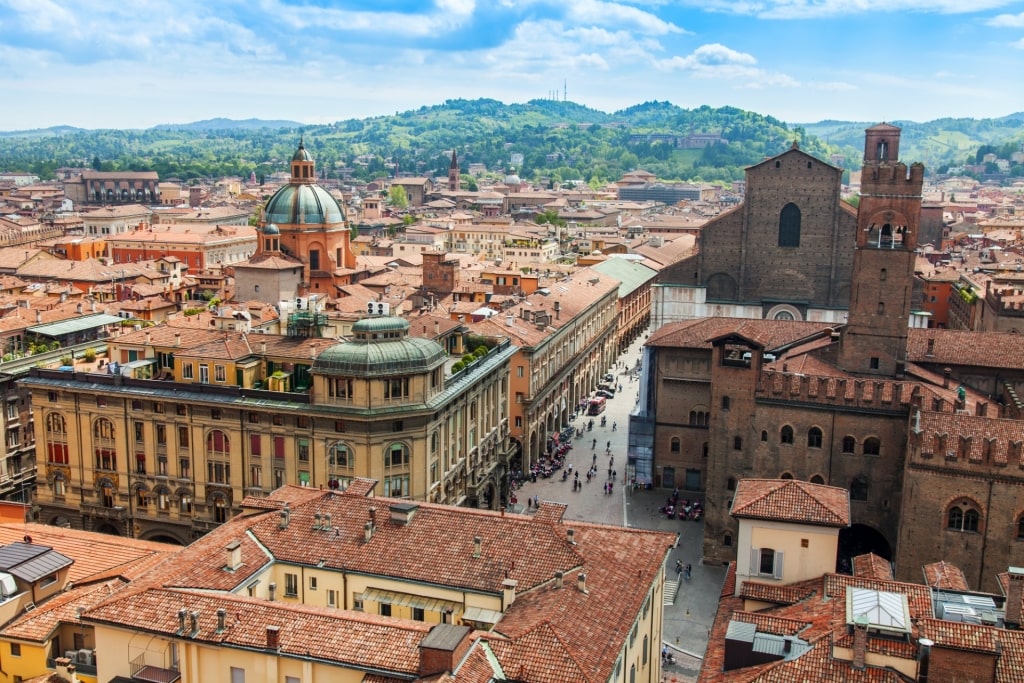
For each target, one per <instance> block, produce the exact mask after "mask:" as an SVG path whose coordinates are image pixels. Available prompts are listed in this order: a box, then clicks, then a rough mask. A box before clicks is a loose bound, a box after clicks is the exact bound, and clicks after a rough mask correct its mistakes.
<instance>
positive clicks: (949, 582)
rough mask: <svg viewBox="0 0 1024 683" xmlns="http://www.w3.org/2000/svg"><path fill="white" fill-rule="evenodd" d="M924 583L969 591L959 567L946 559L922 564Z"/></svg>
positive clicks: (934, 586) (933, 586)
mask: <svg viewBox="0 0 1024 683" xmlns="http://www.w3.org/2000/svg"><path fill="white" fill-rule="evenodd" d="M923 569H924V582H925V585H928V586H931V587H932V588H946V589H949V590H954V591H969V590H971V587H970V586H968V585H967V578H966V577H965V576H964V572H963V570H962V569H960V567H957V566H956V565H955V564H950V563H949V562H946V561H944V560H943V561H939V562H933V563H931V564H926V565H925V566H924V568H923Z"/></svg>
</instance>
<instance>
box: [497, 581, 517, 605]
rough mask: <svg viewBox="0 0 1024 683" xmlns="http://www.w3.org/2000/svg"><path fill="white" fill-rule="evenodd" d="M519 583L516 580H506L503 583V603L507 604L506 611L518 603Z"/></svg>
mask: <svg viewBox="0 0 1024 683" xmlns="http://www.w3.org/2000/svg"><path fill="white" fill-rule="evenodd" d="M518 585H519V582H518V581H516V580H515V579H505V580H504V581H502V582H501V601H502V602H503V603H505V609H508V606H509V605H511V604H512V603H513V602H515V601H516V586H518Z"/></svg>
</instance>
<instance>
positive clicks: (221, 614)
mask: <svg viewBox="0 0 1024 683" xmlns="http://www.w3.org/2000/svg"><path fill="white" fill-rule="evenodd" d="M227 618H228V611H227V610H226V609H224V608H223V607H221V608H219V609H218V610H217V633H224V629H225V628H226V625H225V624H226V622H227Z"/></svg>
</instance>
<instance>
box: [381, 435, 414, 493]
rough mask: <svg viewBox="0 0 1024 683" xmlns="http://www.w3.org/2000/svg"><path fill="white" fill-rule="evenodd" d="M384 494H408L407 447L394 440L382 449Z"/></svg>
mask: <svg viewBox="0 0 1024 683" xmlns="http://www.w3.org/2000/svg"><path fill="white" fill-rule="evenodd" d="M384 472H385V474H384V495H385V496H390V497H392V498H403V497H405V496H408V495H409V447H408V446H406V445H405V444H404V443H401V442H399V441H396V442H395V443H393V444H391V445H390V446H388V447H387V450H385V451H384Z"/></svg>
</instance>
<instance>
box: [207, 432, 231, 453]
mask: <svg viewBox="0 0 1024 683" xmlns="http://www.w3.org/2000/svg"><path fill="white" fill-rule="evenodd" d="M230 451H231V441H230V439H228V435H227V434H225V433H224V432H222V431H221V430H219V429H214V430H213V431H211V432H210V433H209V434H207V435H206V455H208V456H210V455H212V456H217V457H225V456H226V455H227V454H228V453H229V452H230Z"/></svg>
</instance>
